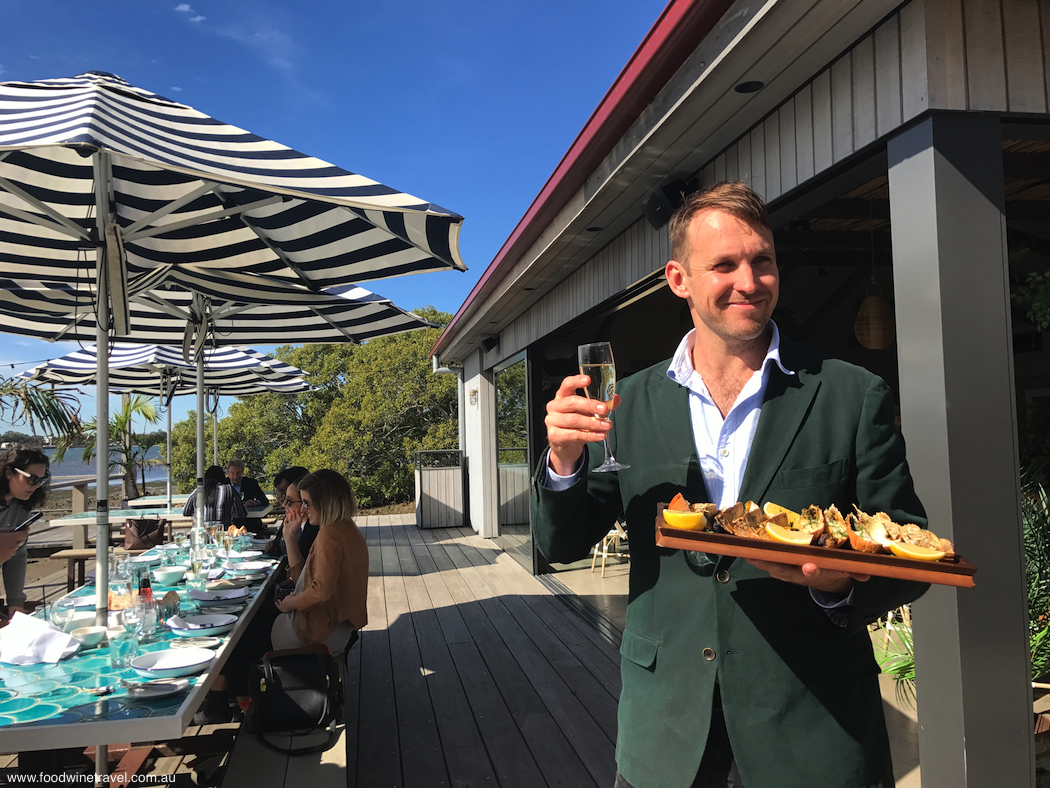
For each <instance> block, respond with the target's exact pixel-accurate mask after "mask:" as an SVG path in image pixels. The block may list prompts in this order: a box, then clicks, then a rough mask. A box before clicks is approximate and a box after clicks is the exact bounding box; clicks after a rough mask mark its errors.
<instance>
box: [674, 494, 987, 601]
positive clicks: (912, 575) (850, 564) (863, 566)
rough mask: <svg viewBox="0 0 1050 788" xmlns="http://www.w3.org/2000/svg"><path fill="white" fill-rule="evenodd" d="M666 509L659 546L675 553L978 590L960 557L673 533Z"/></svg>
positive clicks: (708, 533)
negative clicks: (926, 557)
mask: <svg viewBox="0 0 1050 788" xmlns="http://www.w3.org/2000/svg"><path fill="white" fill-rule="evenodd" d="M665 508H666V505H661V506H660V508H659V510H658V512H657V515H656V544H657V546H658V547H670V548H673V549H675V550H695V551H698V552H701V553H711V554H714V555H728V556H735V557H737V558H754V559H757V560H760V561H776V562H779V563H782V564H796V565H798V566H801V565H802V564H816V565H817V566H819V567H820V568H822V569H835V570H838V571H840V572H855V573H857V574H866V575H876V576H878V577H894V578H898V579H900V580H916V581H919V582H921V583H936V584H938V585H945V586H956V587H958V588H973V587H974V582H973V575H974V572H976V571H977V567H976V566H974V565H973V564H971V563H970V562H969V561H967V560H966V559H965V558H963V557H962V556H961V555H958V554H956V556H955V558H954V559H953V560H950V561H917V560H915V559H914V558H898V557H897V556H895V555H883V554H881V553H860V552H857V551H856V550H850V549H844V548H832V547H812V546H803V545H793V544H781V543H780V542H766V541H762V540H760V539H748V538H746V537H742V536H733V535H731V534H716V533H712V532H711V531H688V530H684V529H682V528H671V527H669V526H668V525H666V524H665V523H664V518H663V510H664V509H665Z"/></svg>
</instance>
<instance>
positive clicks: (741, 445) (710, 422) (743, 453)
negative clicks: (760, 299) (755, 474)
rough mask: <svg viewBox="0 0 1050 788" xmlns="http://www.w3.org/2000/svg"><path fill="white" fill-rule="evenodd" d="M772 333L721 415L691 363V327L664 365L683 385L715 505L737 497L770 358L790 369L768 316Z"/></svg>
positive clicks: (730, 502) (726, 504)
mask: <svg viewBox="0 0 1050 788" xmlns="http://www.w3.org/2000/svg"><path fill="white" fill-rule="evenodd" d="M769 325H770V327H771V328H772V331H773V338H772V340H771V341H770V343H769V350H768V351H766V357H765V359H764V360H763V362H762V366H761V367H759V368H758V369H757V370H755V371H754V372H753V373H752V375H751V377H750V379H749V380H748V381H747V383H745V384H744V387H743V388H742V389H741V390H740V393H739V394H738V395H737V398H736V402H734V403H733V407H732V408H730V410H729V412H728V413H727V414H726V416H725V418H724V419H723V418H722V413H721V411H719V409H718V406H717V405H715V402H714V399H712V397H711V394H710V392H709V391H708V388H707V385H706V384H705V383H704V379H703V378H702V377H700V373H698V372H697V371H696V370H695V369H694V368H693V343H694V342H695V341H696V329H695V328H694V329H693V330H692V331H690V332H689V333H688V334H686V335H685V336H684V337H682V341H681V342H680V343H679V344H678V349H677V350H676V351H675V354H674V356H673V357H672V359H671V364H670V366H669V367H668V368H667V377H669V378H670V379H671V380H673V381H674V382H675V383H677V384H678V385H679V386H684V387H685V388H686V389H688V390H689V419H690V422H691V423H692V427H693V440H694V441H695V443H696V456H697V458H698V459H699V460H700V472H701V473H702V474H703V477H704V484H705V485H707V494H708V497H709V498H710V500H711V502H712V503H715V504H717V505H718V508H719V509H725V508H726V507H729V506H732V505H733V504H734V503H736V502H737V501H739V500H740V483H741V481H742V480H743V478H744V471H745V470H746V469H747V459H748V457H749V456H750V455H751V442H752V441H753V440H754V438H755V430H756V429H757V428H758V417H759V415H760V414H761V412H762V401H763V400H764V399H765V396H766V387H767V386H768V385H769V372H770V370H771V369H772V367H773V365H774V364H776V365H777V366H778V367H780V369H781V370H782V371H783V372H784V374H785V375H794V374H795V373H794V372H793V371H792V370H789V369H788V368H787V367H785V366H784V362H783V361H781V359H780V330H779V329H778V328H777V326H776V323H774V322H773V321H770V322H769Z"/></svg>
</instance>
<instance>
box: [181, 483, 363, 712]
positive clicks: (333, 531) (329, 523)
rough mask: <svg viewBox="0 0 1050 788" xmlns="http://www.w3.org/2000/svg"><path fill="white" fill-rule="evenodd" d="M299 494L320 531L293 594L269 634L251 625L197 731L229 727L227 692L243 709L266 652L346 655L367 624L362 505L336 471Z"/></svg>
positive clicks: (263, 620) (304, 486) (205, 707)
mask: <svg viewBox="0 0 1050 788" xmlns="http://www.w3.org/2000/svg"><path fill="white" fill-rule="evenodd" d="M296 489H297V492H298V496H299V499H300V500H301V501H302V504H301V506H302V509H303V513H304V516H305V517H306V518H308V520H309V522H310V523H311V524H313V525H316V526H318V527H319V530H318V532H317V537H316V539H315V540H314V543H313V546H312V547H311V548H310V553H309V555H307V557H306V564H305V565H303V566H302V571H301V573H300V574H299V576H298V580H297V581H296V583H295V591H294V592H293V593H292V594H289V595H288V596H286V597H285V598H284V599H281V600H280V601H278V602H277V609H278V610H279V611H280V615H278V616H277V619H276V620H275V621H274V622H273V625H272V626H271V627H270V628H269V631H267V630H266V629H265V628H263V627H265V623H266V618H265V617H264V616H259V617H257V618H256V619H255V620H254V621H253V622H252V625H249V627H248V629H247V631H246V632H245V633H244V636H243V637H242V638H241V640H240V642H239V643H238V644H237V647H236V648H235V649H234V651H233V653H232V654H231V655H230V658H229V660H228V661H227V662H226V665H225V667H224V668H223V670H222V673H221V674H220V675H219V676H218V677H217V678H216V680H215V684H214V685H213V686H212V690H211V691H210V692H209V693H208V695H207V697H206V698H205V701H204V704H203V705H202V706H201V708H200V710H199V711H198V712H197V714H195V715H194V717H193V724H194V725H206V724H212V723H219V722H229V720H230V719H231V717H232V714H231V711H230V708H229V704H228V700H227V691H230V692H232V693H233V694H234V695H236V696H237V697H238V698H239V699H240V700H241V705H242V706H243V705H245V703H246V702H247V695H248V667H249V665H251V664H252V663H253V662H254V661H255V660H257V659H258V658H259V657H260V656H261V655H262V654H264V653H265V652H267V651H271V650H282V649H289V648H298V647H299V646H304V645H307V644H310V643H324V644H325V645H327V646H328V648H329V650H330V651H331V652H332V653H338V652H342V651H344V650H345V649H348V648H350V646H352V645H353V644H354V642H355V641H356V640H357V630H359V629H361V628H362V627H363V626H364V625H365V624H367V623H368V604H367V597H368V546H367V545H366V544H365V537H364V536H363V535H362V533H361V531H360V530H359V529H358V527H357V525H356V524H355V523H354V517H355V516H356V515H357V502H356V501H355V500H354V491H353V489H351V487H350V483H349V482H348V481H347V480H346V479H344V478H343V476H342V475H340V474H339V473H336V472H335V471H330V470H320V471H314V472H313V473H310V474H307V475H306V476H304V477H303V478H302V479H300V480H299V481H298V482H297V484H296ZM257 623H258V624H259V626H254V625H255V624H257Z"/></svg>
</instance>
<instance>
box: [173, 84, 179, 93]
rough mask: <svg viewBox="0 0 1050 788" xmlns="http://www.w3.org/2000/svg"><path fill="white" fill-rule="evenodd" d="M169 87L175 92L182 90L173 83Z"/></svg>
mask: <svg viewBox="0 0 1050 788" xmlns="http://www.w3.org/2000/svg"><path fill="white" fill-rule="evenodd" d="M171 89H172V90H173V91H175V92H176V93H181V92H182V88H179V87H175V86H174V85H172V86H171Z"/></svg>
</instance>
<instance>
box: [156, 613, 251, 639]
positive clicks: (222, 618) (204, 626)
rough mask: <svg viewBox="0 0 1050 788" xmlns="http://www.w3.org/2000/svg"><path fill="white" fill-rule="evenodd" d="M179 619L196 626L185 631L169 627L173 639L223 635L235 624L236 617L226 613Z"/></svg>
mask: <svg viewBox="0 0 1050 788" xmlns="http://www.w3.org/2000/svg"><path fill="white" fill-rule="evenodd" d="M181 618H182V620H183V621H185V622H186V623H187V624H196V625H197V626H189V627H187V628H186V629H181V628H178V627H171V633H172V634H173V635H175V637H180V638H193V637H215V636H216V635H225V634H226V633H227V632H229V631H230V630H231V629H233V628H234V626H235V625H236V624H237V616H231V615H229V614H226V613H221V614H215V615H204V616H181ZM169 620H170V619H169ZM169 626H170V624H169Z"/></svg>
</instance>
